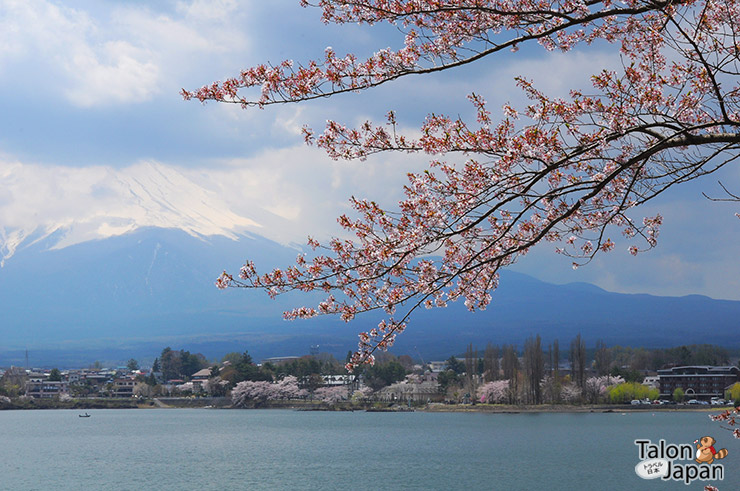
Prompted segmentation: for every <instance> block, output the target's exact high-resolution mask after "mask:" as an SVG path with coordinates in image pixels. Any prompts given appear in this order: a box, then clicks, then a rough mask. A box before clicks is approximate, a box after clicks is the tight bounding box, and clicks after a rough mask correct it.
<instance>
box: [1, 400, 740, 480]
mask: <svg viewBox="0 0 740 491" xmlns="http://www.w3.org/2000/svg"><path fill="white" fill-rule="evenodd" d="M78 413H79V411H63V410H57V411H0V489H9V490H50V489H53V490H66V489H75V490H87V489H90V490H109V489H110V490H144V489H156V490H163V489H164V490H188V489H193V490H201V489H205V490H230V489H239V490H241V489H248V490H252V489H257V490H260V489H265V490H276V489H316V490H324V489H327V490H333V489H337V490H339V489H352V490H360V489H453V490H454V489H464V490H468V489H483V490H486V489H492V490H519V489H521V490H575V489H579V490H580V489H583V490H596V489H598V490H602V491H603V490H633V489H637V490H641V489H646V490H653V489H654V490H672V489H683V490H685V489H691V490H693V489H703V485H704V484H705V483H702V482H700V481H695V482H694V483H692V485H690V486H686V485H685V484H683V483H679V482H673V481H661V480H660V479H658V480H652V481H647V480H643V479H640V478H639V477H638V476H637V475H636V474H635V471H634V469H635V465H637V463H638V462H639V459H638V452H637V447H636V446H635V444H634V440H636V439H650V440H652V441H653V442H657V441H658V440H660V439H664V440H665V441H666V442H668V443H677V444H678V443H691V442H693V441H694V440H696V439H697V438H700V437H701V436H704V435H712V436H714V437H715V438H716V439H717V440H718V444H717V448H725V447H726V448H727V449H728V450H729V455H728V456H727V458H725V459H724V460H723V461H721V462H722V463H723V464H724V465H725V479H724V481H723V482H715V483H714V484H715V485H717V486H718V487H719V489H720V490H722V491H724V490H737V489H740V466H738V462H739V461H740V441H737V440H735V439H733V438H732V437H731V435H730V432H728V431H725V430H722V429H720V428H719V426H718V425H717V424H716V423H712V422H711V421H709V418H708V417H707V416H706V415H705V414H703V413H660V412H657V413H655V414H654V415H653V414H652V413H649V412H648V413H644V414H641V413H628V414H622V413H606V414H604V413H585V414H461V413H422V412H415V413H365V412H353V413H350V412H338V413H329V412H300V411H290V410H210V409H152V410H146V409H139V410H112V409H111V410H97V411H95V410H93V411H89V413H90V414H91V415H92V417H90V418H78V416H77V415H78ZM684 463H688V462H685V461H684Z"/></svg>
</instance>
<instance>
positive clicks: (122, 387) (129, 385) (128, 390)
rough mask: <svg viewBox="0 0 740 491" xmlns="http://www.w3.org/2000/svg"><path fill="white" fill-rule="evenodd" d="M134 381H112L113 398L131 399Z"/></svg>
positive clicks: (128, 379)
mask: <svg viewBox="0 0 740 491" xmlns="http://www.w3.org/2000/svg"><path fill="white" fill-rule="evenodd" d="M135 385H136V380H134V379H132V378H117V379H115V380H114V381H113V397H133V396H134V386H135Z"/></svg>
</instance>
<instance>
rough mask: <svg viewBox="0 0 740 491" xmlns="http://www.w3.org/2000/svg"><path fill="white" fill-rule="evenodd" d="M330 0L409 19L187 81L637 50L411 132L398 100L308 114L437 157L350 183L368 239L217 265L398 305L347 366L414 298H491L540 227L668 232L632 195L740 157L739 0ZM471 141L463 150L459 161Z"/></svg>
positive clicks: (350, 299)
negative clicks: (382, 182)
mask: <svg viewBox="0 0 740 491" xmlns="http://www.w3.org/2000/svg"><path fill="white" fill-rule="evenodd" d="M301 3H302V4H303V5H304V6H308V5H309V2H307V1H305V0H302V2H301ZM316 7H318V8H320V9H322V11H323V20H324V22H327V23H337V24H343V23H360V24H369V25H370V24H379V23H390V24H393V25H395V26H397V27H398V28H399V29H401V30H402V31H403V32H404V33H405V39H404V44H403V47H401V48H400V49H396V50H392V49H381V50H379V51H377V52H376V53H375V54H374V55H372V56H370V57H369V58H367V59H359V58H358V57H356V56H354V55H352V54H339V53H337V52H335V51H334V50H333V49H330V48H328V49H327V50H326V52H325V53H324V55H323V57H322V58H321V59H318V60H315V61H310V62H308V63H305V64H297V63H295V62H293V61H283V62H280V63H276V64H263V65H258V66H254V67H251V68H247V69H245V70H243V71H242V72H241V73H240V74H238V75H237V76H235V77H234V78H230V79H227V80H224V81H222V82H216V83H213V84H211V85H208V86H205V87H202V88H200V89H197V90H193V91H186V90H183V95H184V97H185V98H186V99H191V98H194V99H198V100H200V101H202V102H204V101H218V102H221V103H233V104H238V105H241V106H242V107H245V108H246V107H250V106H258V107H266V106H270V105H274V104H285V103H293V102H301V101H308V100H311V99H317V98H322V97H330V96H332V95H335V94H340V93H345V92H356V91H360V90H365V89H370V88H372V87H375V86H378V85H381V84H387V83H392V82H393V81H394V80H396V79H399V78H401V77H407V76H410V75H419V74H429V73H433V72H439V71H444V70H454V69H455V68H456V67H460V66H463V65H467V64H471V63H486V62H488V61H489V60H491V59H495V56H496V54H497V53H499V52H502V51H508V50H517V49H518V48H519V47H520V46H522V45H524V44H527V43H538V44H540V45H541V46H542V47H543V48H544V49H546V50H551V51H552V50H559V51H563V52H567V51H569V50H570V49H571V48H573V47H574V46H575V45H577V44H581V43H592V42H600V43H602V44H603V43H610V44H611V45H612V46H613V47H614V49H615V50H619V52H620V54H621V57H622V63H623V66H622V67H621V69H619V70H602V71H599V72H597V73H594V74H593V77H592V85H593V87H592V88H591V89H590V90H588V91H581V90H572V91H571V92H570V95H569V96H568V97H565V98H553V97H550V96H548V95H547V94H545V93H543V92H542V91H540V90H538V89H537V87H535V86H534V84H533V83H532V82H530V81H528V80H526V79H524V78H518V79H517V80H516V83H517V84H518V86H519V87H520V88H521V90H522V91H524V93H525V94H526V96H527V97H528V98H529V100H530V101H531V102H530V103H529V105H528V106H526V107H522V108H515V107H512V106H511V105H505V106H504V108H503V114H502V116H501V117H500V118H496V119H495V118H494V116H492V112H491V111H492V110H491V109H490V108H489V107H488V106H487V104H486V101H485V100H484V99H483V97H481V96H480V95H478V94H470V95H469V97H468V99H469V101H470V104H472V105H473V107H474V110H475V113H476V114H477V117H476V120H475V121H464V120H462V119H460V118H456V117H451V116H446V115H439V114H431V115H429V116H428V117H427V118H426V120H425V121H424V122H423V123H422V125H421V128H420V129H419V131H418V136H416V137H411V136H404V135H402V134H401V133H400V130H399V128H398V125H397V119H396V115H395V113H394V112H392V111H391V112H389V113H388V116H387V121H386V122H385V123H384V124H373V123H370V122H367V123H365V124H363V125H361V126H360V127H359V128H349V127H347V126H344V125H343V124H341V123H339V122H334V121H330V122H328V123H327V126H326V128H325V129H324V131H323V132H321V133H315V132H314V131H312V130H311V129H308V128H306V129H305V139H306V141H307V142H308V143H309V144H316V145H318V146H319V147H321V148H323V149H325V150H326V152H327V153H328V155H329V156H330V157H332V158H334V159H360V160H362V159H364V158H365V157H367V156H369V155H371V154H378V153H383V152H424V153H426V154H428V155H429V158H430V162H429V169H427V170H426V171H424V172H420V173H415V174H410V175H409V176H408V179H409V183H408V185H406V187H405V189H404V192H405V196H406V197H405V199H404V200H403V201H401V202H400V203H399V205H398V208H396V209H383V208H381V207H380V206H379V205H378V204H377V203H375V202H374V201H372V200H365V199H355V198H353V199H352V205H353V207H354V209H355V214H354V215H353V216H342V217H340V218H339V224H340V225H341V226H342V227H343V228H344V229H346V230H347V231H348V232H350V233H351V234H350V235H352V234H353V235H354V239H352V240H342V239H338V238H335V239H332V240H330V241H329V242H328V243H326V244H320V243H319V242H318V241H316V240H314V239H309V245H310V246H311V247H313V249H314V250H315V251H316V255H315V257H313V258H306V257H304V256H299V257H298V258H297V260H296V263H295V264H294V265H292V266H288V267H287V268H283V269H275V270H274V271H271V272H267V273H262V274H260V273H258V271H257V268H256V266H255V265H254V264H253V263H252V262H247V263H246V264H245V265H244V266H243V267H242V269H241V271H240V272H239V274H238V275H232V274H230V273H226V272H224V273H223V275H222V276H221V277H220V278H219V279H218V282H217V285H218V286H219V287H222V288H226V287H244V288H258V289H264V290H266V291H267V292H268V293H269V294H270V295H271V296H275V295H279V294H282V293H284V292H288V291H293V290H298V291H302V292H311V291H323V292H325V294H326V297H325V300H324V301H322V302H320V303H319V304H318V305H316V306H313V307H311V306H306V307H299V308H296V309H294V310H292V311H289V312H286V314H285V316H286V317H287V318H289V319H294V318H308V317H314V316H317V315H332V314H335V315H339V316H341V318H342V319H344V320H345V321H349V320H351V319H353V318H354V317H355V316H356V315H358V314H360V313H363V312H368V311H375V310H381V311H385V312H386V314H387V316H388V317H387V319H386V320H384V321H382V322H381V323H380V324H379V325H378V326H377V328H375V329H372V330H370V331H368V332H364V333H361V334H360V343H359V349H358V351H357V352H356V353H355V354H354V355H353V356H352V358H351V360H350V362H349V364H348V366H349V367H350V368H351V367H354V366H357V365H358V364H360V363H365V362H367V363H371V362H372V360H373V353H374V351H375V350H377V349H387V348H388V347H389V346H391V345H392V344H393V342H394V340H395V337H396V335H397V334H399V333H401V332H403V330H404V329H405V328H406V324H407V321H408V319H409V316H410V315H411V314H412V313H413V312H414V310H416V309H417V308H420V307H427V308H433V307H444V306H446V305H447V303H448V302H450V301H455V300H458V299H461V300H463V301H464V302H465V304H466V306H467V307H468V308H469V309H471V310H475V309H484V308H485V307H486V306H487V305H488V303H489V301H490V298H491V297H490V294H491V292H492V291H493V290H494V289H495V288H496V287H497V284H498V272H499V270H500V269H501V268H503V267H506V266H508V265H510V264H512V263H514V262H515V261H516V260H517V259H518V258H520V257H521V256H522V255H524V254H526V253H527V251H528V250H529V249H530V248H531V247H532V246H534V245H536V244H538V243H540V242H552V243H553V244H554V247H555V250H556V252H557V253H559V254H563V255H565V256H569V257H572V258H573V266H574V267H577V266H579V265H582V264H585V263H587V262H588V261H590V260H591V259H592V258H593V257H594V255H596V254H597V253H606V252H609V251H612V250H613V249H615V248H616V246H617V243H618V242H619V240H618V236H619V235H622V236H623V237H625V238H626V239H625V240H626V241H627V242H626V249H627V251H629V253H631V254H638V253H640V252H641V251H644V250H647V249H650V248H652V247H654V246H655V244H656V240H657V238H658V232H659V227H660V225H661V222H662V218H661V216H660V215H654V216H647V217H643V216H641V215H640V214H639V211H638V212H635V211H634V209H635V208H637V207H639V206H640V205H643V204H644V203H646V202H648V201H650V200H651V199H653V198H655V197H656V196H658V195H660V194H661V193H662V192H664V191H665V190H666V189H668V188H670V187H671V186H674V185H676V184H681V183H684V182H687V181H690V180H693V179H696V178H698V177H701V176H704V175H707V174H711V173H713V172H715V171H716V170H718V169H720V168H722V167H723V166H726V165H728V164H732V163H734V161H735V160H736V159H737V158H738V156H740V153H738V145H739V144H740V132H739V131H738V130H739V126H740V114H738V103H739V102H740V101H739V100H738V99H739V97H740V86H738V70H739V67H738V61H739V60H738V55H739V53H740V48H739V47H738V44H737V37H736V34H737V32H736V29H737V27H736V26H738V25H740V2H738V1H736V0H726V1H723V2H718V1H714V0H624V1H621V2H614V1H612V0H542V1H537V2H535V1H532V0H506V1H501V0H445V1H437V0H351V1H348V0H317V4H316ZM458 156H462V160H464V162H457V163H456V162H452V160H455V159H458ZM446 159H447V160H446ZM730 191H732V189H730ZM730 191H727V193H728V194H727V199H733V198H734V197H733V195H731V194H730ZM636 213H638V214H636Z"/></svg>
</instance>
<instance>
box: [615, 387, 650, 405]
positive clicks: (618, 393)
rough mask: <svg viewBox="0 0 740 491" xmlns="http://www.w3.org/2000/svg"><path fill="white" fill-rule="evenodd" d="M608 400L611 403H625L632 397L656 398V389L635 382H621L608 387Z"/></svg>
mask: <svg viewBox="0 0 740 491" xmlns="http://www.w3.org/2000/svg"><path fill="white" fill-rule="evenodd" d="M608 391H609V401H610V402H611V403H613V404H625V403H627V402H629V401H631V400H633V399H650V400H655V399H657V398H658V395H659V393H658V389H650V388H648V387H647V386H645V385H642V384H639V383H637V382H623V383H621V384H618V385H615V386H614V387H611V388H610V389H608Z"/></svg>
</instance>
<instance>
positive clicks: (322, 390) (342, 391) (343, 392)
mask: <svg viewBox="0 0 740 491" xmlns="http://www.w3.org/2000/svg"><path fill="white" fill-rule="evenodd" d="M314 395H315V396H316V397H318V398H319V399H321V401H322V402H326V403H328V404H334V403H337V402H342V401H346V400H347V399H349V397H350V396H349V390H348V389H347V386H345V385H337V386H333V387H319V388H318V389H316V391H314Z"/></svg>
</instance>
